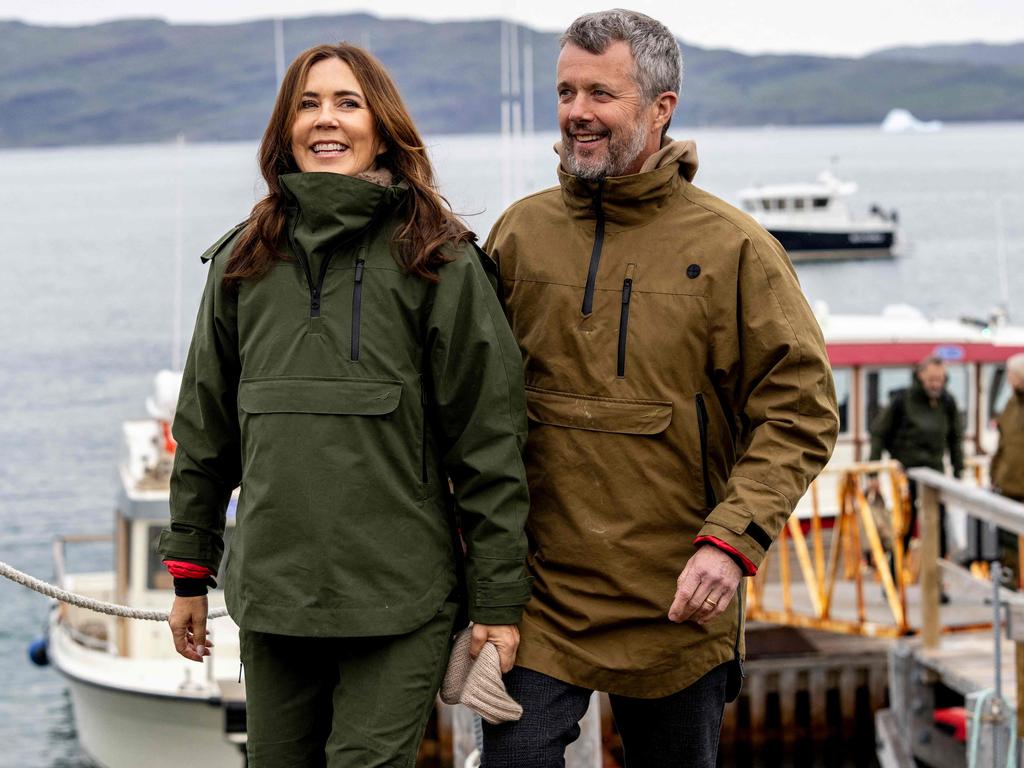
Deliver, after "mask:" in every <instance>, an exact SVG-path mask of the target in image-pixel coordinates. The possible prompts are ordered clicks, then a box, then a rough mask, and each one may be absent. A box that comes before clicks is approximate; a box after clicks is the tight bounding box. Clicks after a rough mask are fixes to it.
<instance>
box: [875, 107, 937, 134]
mask: <svg viewBox="0 0 1024 768" xmlns="http://www.w3.org/2000/svg"><path fill="white" fill-rule="evenodd" d="M941 129H942V121H941V120H928V121H924V120H918V119H917V118H916V117H914V116H913V115H912V114H910V111H909V110H906V109H890V110H889V114H888V115H886V116H885V120H883V121H882V130H883V131H885V132H886V133H935V131H938V130H941Z"/></svg>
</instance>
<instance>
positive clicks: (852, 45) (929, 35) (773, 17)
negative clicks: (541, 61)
mask: <svg viewBox="0 0 1024 768" xmlns="http://www.w3.org/2000/svg"><path fill="white" fill-rule="evenodd" d="M610 2H621V3H623V4H625V5H626V6H627V7H629V8H633V9H634V10H638V11H643V12H644V13H647V14H649V15H651V16H654V17H655V18H658V19H659V20H661V21H663V22H664V23H666V24H667V25H668V27H669V28H670V29H671V30H672V31H673V32H675V33H676V35H677V36H679V37H680V38H682V39H683V40H684V41H686V42H689V43H693V44H696V45H700V46H703V47H721V48H731V49H734V50H740V51H744V52H747V53H764V52H772V53H778V52H806V53H819V54H832V55H854V56H856V55H860V54H863V53H867V52H869V51H873V50H877V49H879V48H885V47H889V46H893V45H922V44H928V43H947V42H972V41H985V42H993V43H1005V42H1017V41H1022V40H1024V0H856V1H855V2H836V1H835V0H689V1H687V0H675V1H674V2H667V1H666V0H661V1H660V2H657V1H656V2H644V1H642V0H610ZM602 7H603V6H602V5H601V4H596V3H594V2H593V0H590V2H577V1H576V0H567V1H563V0H558V1H557V2H555V1H553V0H519V1H518V2H516V1H514V0H473V1H470V0H433V2H424V1H423V0H378V2H367V1H365V0H334V1H333V2H330V1H329V0H287V1H285V0H175V1H174V2H170V1H169V0H0V19H19V20H22V21H27V22H32V23H38V24H60V25H76V24H83V23H94V22H97V21H108V20H110V19H118V18H128V17H135V18H137V17H149V18H153V17H157V18H163V19H166V20H168V21H171V22H204V23H218V22H228V21H240V20H249V19H254V18H267V17H271V16H285V17H289V16H303V15H319V14H339V13H347V12H352V11H367V12H370V13H374V14H376V15H378V16H403V17H411V18H421V19H429V20H444V19H466V18H495V17H505V18H515V19H518V20H519V21H522V22H523V23H525V24H528V25H530V26H532V27H535V28H539V29H548V30H556V29H564V28H565V27H566V25H567V24H568V23H569V22H570V21H572V19H573V18H575V17H576V16H577V15H579V14H581V13H586V12H589V11H594V10H600V9H601V8H602Z"/></svg>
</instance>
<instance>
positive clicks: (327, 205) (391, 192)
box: [280, 173, 408, 257]
mask: <svg viewBox="0 0 1024 768" xmlns="http://www.w3.org/2000/svg"><path fill="white" fill-rule="evenodd" d="M386 180H390V179H386ZM280 181H281V192H282V196H283V197H284V200H285V207H286V210H287V214H288V235H289V237H290V239H291V241H292V243H293V245H296V246H298V247H300V248H301V249H302V251H303V252H304V253H305V254H306V255H307V256H309V257H312V256H313V254H315V253H322V252H326V251H329V250H333V249H335V248H336V247H337V246H338V245H339V244H340V243H341V242H343V241H345V240H349V239H350V238H353V237H355V236H356V235H358V234H359V233H360V232H362V231H363V230H365V229H366V228H367V227H368V226H369V224H370V222H371V221H372V220H373V219H374V217H375V216H376V215H377V214H378V213H383V212H384V211H385V210H390V209H393V208H395V207H397V205H398V203H399V202H400V201H401V200H402V198H403V197H404V196H405V193H406V191H407V189H408V186H407V185H406V184H405V183H404V182H399V183H397V184H396V183H391V184H390V185H388V186H382V184H380V183H378V179H377V178H374V179H373V180H369V179H364V178H360V177H356V176H346V175H345V174H342V173H286V174H283V175H282V176H281V177H280Z"/></svg>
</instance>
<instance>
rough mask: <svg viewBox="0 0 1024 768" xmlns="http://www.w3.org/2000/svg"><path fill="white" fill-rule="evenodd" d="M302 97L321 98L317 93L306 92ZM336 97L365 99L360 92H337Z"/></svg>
mask: <svg viewBox="0 0 1024 768" xmlns="http://www.w3.org/2000/svg"><path fill="white" fill-rule="evenodd" d="M302 95H303V96H313V97H319V96H320V94H319V93H316V92H315V91H305V92H303V94H302ZM334 95H335V96H358V97H359V98H360V99H361V98H363V94H361V93H360V92H359V91H335V92H334Z"/></svg>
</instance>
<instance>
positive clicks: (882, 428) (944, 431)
mask: <svg viewBox="0 0 1024 768" xmlns="http://www.w3.org/2000/svg"><path fill="white" fill-rule="evenodd" d="M946 378H947V377H946V364H945V363H944V362H943V361H942V360H941V359H940V358H938V357H928V358H925V359H924V360H922V361H921V362H920V363H918V364H917V365H916V366H915V367H914V378H913V380H912V381H911V386H910V388H909V389H900V390H897V391H896V392H894V393H893V396H892V399H891V400H890V402H889V404H888V405H887V406H886V407H885V408H884V409H882V411H881V412H880V413H879V414H878V416H876V417H875V420H874V422H873V423H872V425H871V461H878V460H879V459H881V458H882V451H883V450H884V451H887V452H888V453H889V455H890V456H891V457H892V458H893V459H895V460H896V461H898V462H899V463H900V464H902V465H903V467H905V468H908V469H909V468H910V467H931V468H932V469H934V470H937V471H939V472H944V471H945V463H944V456H945V453H946V451H947V450H948V451H949V459H950V463H951V464H952V465H953V474H954V475H955V476H956V477H960V475H961V474H963V471H964V434H963V427H962V426H961V423H960V414H959V411H958V410H957V404H956V400H955V399H954V398H953V396H952V395H951V394H950V393H949V392H948V391H947V390H946ZM909 486H910V520H909V523H908V526H907V528H906V530H905V531H904V533H903V548H904V551H905V550H906V549H907V547H908V546H909V545H910V539H911V536H912V535H913V533H914V527H915V525H916V524H917V483H915V482H914V481H913V480H911V481H910V484H909ZM877 491H878V478H877V477H876V478H873V479H872V480H871V482H870V484H869V487H868V492H869V493H875V492H877ZM945 517H946V515H945V509H943V508H941V507H940V510H939V521H940V522H939V551H940V554H941V556H942V557H945V556H946V552H947V551H948V547H949V542H948V539H947V534H946V522H945ZM942 597H943V602H948V600H947V599H946V596H945V594H943V596H942Z"/></svg>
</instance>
